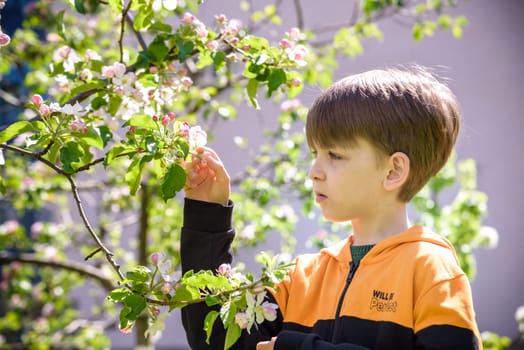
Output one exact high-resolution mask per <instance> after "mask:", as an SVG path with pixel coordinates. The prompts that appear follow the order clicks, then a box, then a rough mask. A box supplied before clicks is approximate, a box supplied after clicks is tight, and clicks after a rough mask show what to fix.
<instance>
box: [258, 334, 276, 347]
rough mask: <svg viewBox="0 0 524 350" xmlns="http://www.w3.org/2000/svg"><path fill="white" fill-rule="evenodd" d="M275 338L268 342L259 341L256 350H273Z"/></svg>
mask: <svg viewBox="0 0 524 350" xmlns="http://www.w3.org/2000/svg"><path fill="white" fill-rule="evenodd" d="M276 340H277V337H273V338H271V340H270V341H261V342H260V343H258V344H257V350H273V348H274V346H275V341H276Z"/></svg>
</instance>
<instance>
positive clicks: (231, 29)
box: [223, 19, 242, 36]
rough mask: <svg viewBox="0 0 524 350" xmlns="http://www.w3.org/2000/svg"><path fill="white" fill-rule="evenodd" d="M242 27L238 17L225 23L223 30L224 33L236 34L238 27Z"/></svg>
mask: <svg viewBox="0 0 524 350" xmlns="http://www.w3.org/2000/svg"><path fill="white" fill-rule="evenodd" d="M241 28H242V22H241V21H240V20H238V19H232V20H230V21H229V22H228V23H227V24H226V27H225V28H224V30H223V33H224V34H225V35H233V36H234V35H237V34H238V32H239V31H240V29H241Z"/></svg>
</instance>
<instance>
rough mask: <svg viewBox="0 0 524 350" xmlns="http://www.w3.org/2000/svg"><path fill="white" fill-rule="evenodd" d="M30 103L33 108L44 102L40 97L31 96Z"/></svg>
mask: <svg viewBox="0 0 524 350" xmlns="http://www.w3.org/2000/svg"><path fill="white" fill-rule="evenodd" d="M31 102H33V104H34V105H35V106H37V107H39V106H40V105H41V104H42V102H44V99H43V98H42V96H40V95H33V96H31Z"/></svg>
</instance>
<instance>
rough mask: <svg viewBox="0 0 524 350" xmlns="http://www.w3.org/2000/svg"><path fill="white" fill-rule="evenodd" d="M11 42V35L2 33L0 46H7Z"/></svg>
mask: <svg viewBox="0 0 524 350" xmlns="http://www.w3.org/2000/svg"><path fill="white" fill-rule="evenodd" d="M10 42H11V38H10V37H9V35H7V34H5V33H0V47H2V46H7V45H9V43H10Z"/></svg>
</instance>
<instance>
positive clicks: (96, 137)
mask: <svg viewBox="0 0 524 350" xmlns="http://www.w3.org/2000/svg"><path fill="white" fill-rule="evenodd" d="M97 131H98V130H97V129H89V130H88V131H87V132H86V133H85V134H84V133H80V132H75V133H73V134H74V135H75V136H76V137H78V138H79V139H81V140H82V141H84V142H85V143H87V144H88V145H89V146H93V147H96V148H98V149H104V141H103V140H102V137H100V134H99V133H98V132H97Z"/></svg>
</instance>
